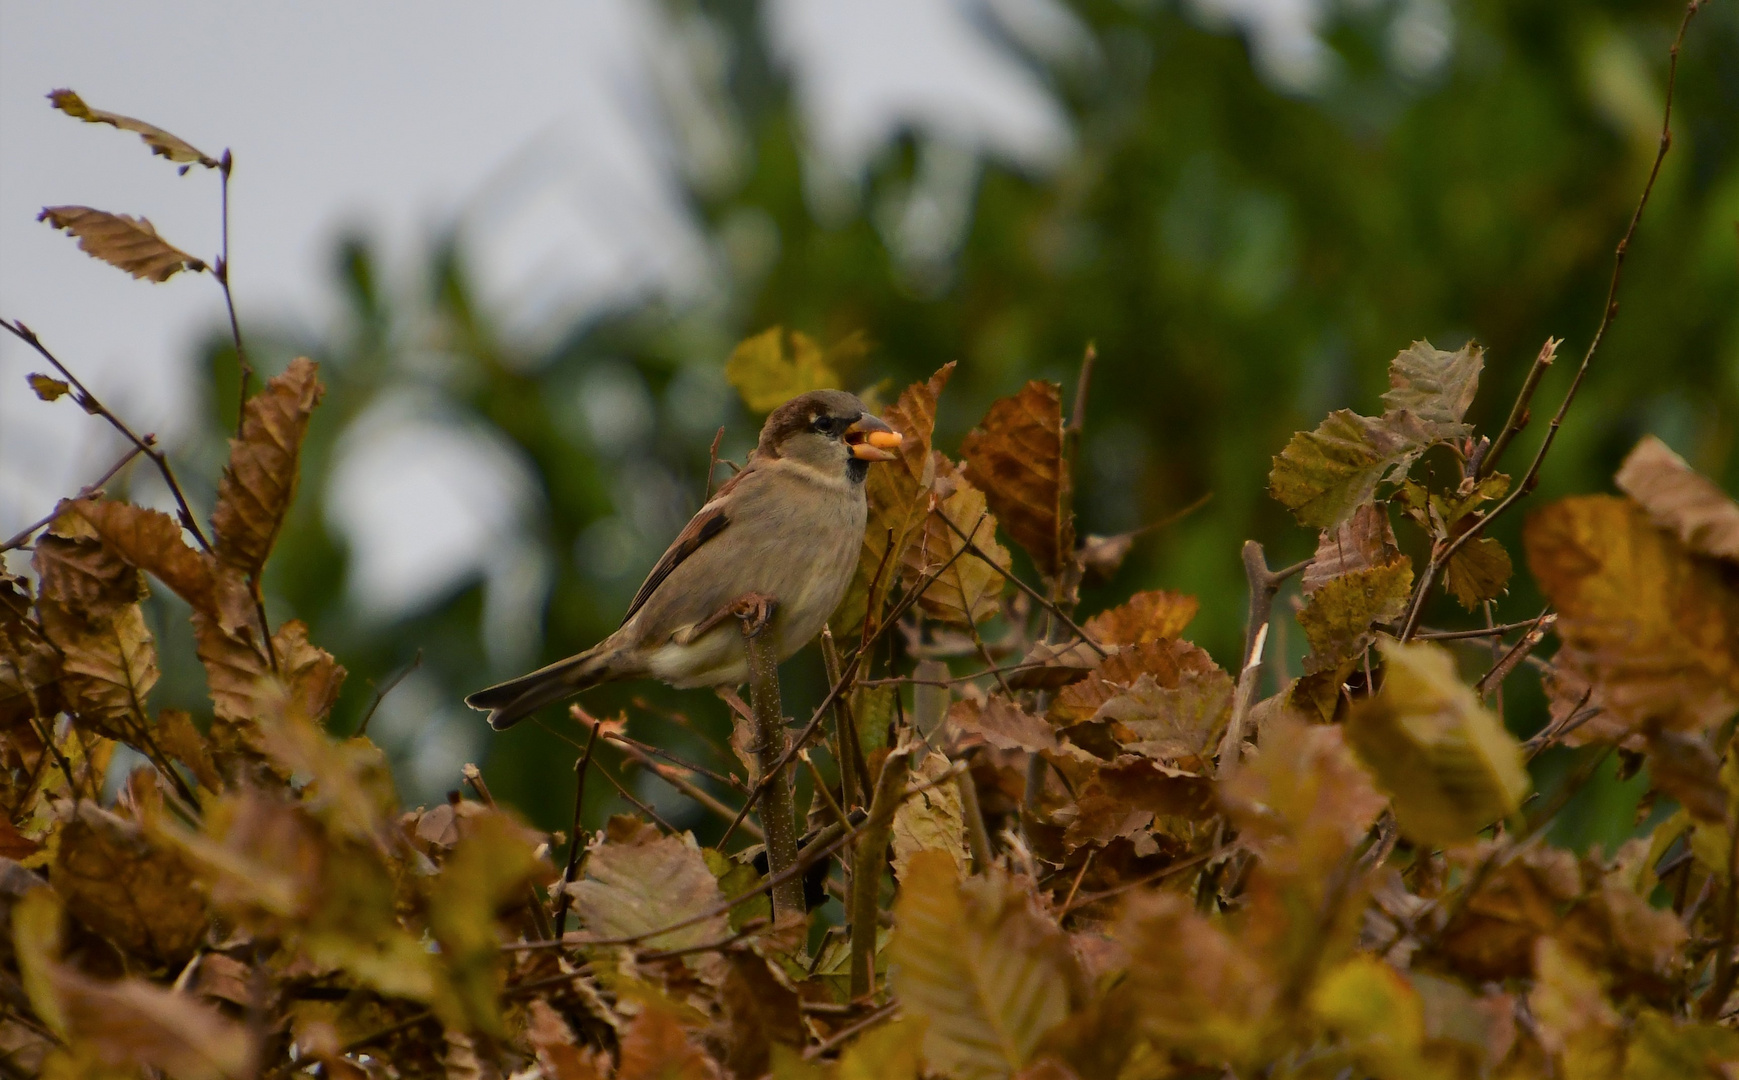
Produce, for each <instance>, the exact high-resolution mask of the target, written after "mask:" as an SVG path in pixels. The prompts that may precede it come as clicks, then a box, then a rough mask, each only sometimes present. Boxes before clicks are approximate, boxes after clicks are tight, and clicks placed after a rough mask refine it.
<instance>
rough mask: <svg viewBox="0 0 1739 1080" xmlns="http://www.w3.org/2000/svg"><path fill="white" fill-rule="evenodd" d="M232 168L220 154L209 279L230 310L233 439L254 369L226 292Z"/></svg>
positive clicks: (230, 159)
mask: <svg viewBox="0 0 1739 1080" xmlns="http://www.w3.org/2000/svg"><path fill="white" fill-rule="evenodd" d="M234 168H235V159H234V158H233V157H231V156H230V152H229V151H228V150H225V151H224V152H223V160H222V161H220V162H218V163H217V175H218V184H219V186H218V190H219V191H220V192H221V194H220V196H219V198H220V200H221V203H222V208H223V237H222V240H221V241H220V243H221V246H222V251H221V252H220V253H219V254H218V256H217V263H216V265H215V266H214V267H213V268H212V276H213V277H215V278H217V283H218V284H219V285H221V286H223V304H224V307H226V308H228V309H229V332H230V336H231V337H232V338H234V339H235V359H236V367H237V368H238V369H239V374H240V376H241V378H240V380H239V381H240V383H241V389H240V391H239V392H238V393H239V396H238V398H237V400H236V407H235V436H236V438H238V439H239V438H241V437H242V414H243V411H244V409H245V407H246V405H247V403H248V383H249V381H250V380H251V379H252V378H253V374H254V369H253V366H252V365H250V364H249V363H248V351H247V349H246V348H244V347H243V345H242V324H241V322H240V320H238V319H237V318H236V314H235V297H234V296H233V295H232V294H231V293H230V289H229V174H230V172H231V171H232V170H233V169H234Z"/></svg>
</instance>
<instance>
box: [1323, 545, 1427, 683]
mask: <svg viewBox="0 0 1739 1080" xmlns="http://www.w3.org/2000/svg"><path fill="white" fill-rule="evenodd" d="M1412 589H1413V563H1412V561H1411V560H1409V559H1408V558H1407V557H1406V556H1405V555H1397V556H1395V558H1394V559H1393V560H1391V561H1389V562H1386V563H1380V564H1378V565H1376V566H1371V567H1367V568H1366V569H1363V570H1353V571H1350V572H1348V573H1345V574H1342V575H1340V576H1339V577H1336V578H1332V579H1330V580H1328V581H1326V582H1324V583H1323V584H1322V585H1320V586H1319V587H1318V588H1317V590H1316V592H1315V593H1314V594H1312V595H1311V597H1310V602H1309V603H1307V604H1306V605H1305V606H1304V610H1303V611H1300V612H1299V613H1298V625H1299V626H1301V627H1303V628H1304V636H1305V638H1306V639H1308V640H1309V641H1310V652H1311V655H1310V659H1309V661H1308V665H1309V668H1310V670H1311V671H1328V670H1331V669H1333V668H1334V667H1335V666H1336V665H1337V664H1339V663H1340V662H1341V661H1343V660H1348V659H1351V658H1353V657H1356V656H1358V655H1359V654H1360V653H1362V652H1364V651H1365V649H1366V648H1368V647H1369V646H1370V644H1371V642H1372V641H1374V640H1376V635H1375V633H1374V632H1373V630H1372V624H1373V623H1379V622H1389V621H1391V620H1394V619H1396V618H1398V617H1400V615H1401V613H1402V612H1403V611H1405V610H1406V609H1407V600H1408V598H1409V597H1410V596H1411V595H1412Z"/></svg>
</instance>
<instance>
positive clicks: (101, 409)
mask: <svg viewBox="0 0 1739 1080" xmlns="http://www.w3.org/2000/svg"><path fill="white" fill-rule="evenodd" d="M0 327H5V328H6V330H7V332H8V333H10V334H11V335H12V336H13V337H15V338H17V339H18V340H19V341H22V342H24V343H25V344H26V345H29V346H30V347H31V348H32V349H35V350H36V351H37V353H38V354H39V355H41V357H42V358H43V359H44V360H47V361H48V362H49V363H50V364H53V365H54V369H55V370H56V371H58V372H60V373H61V374H62V375H63V376H65V377H66V380H67V382H70V383H72V384H73V386H74V387H76V388H77V389H78V392H79V397H78V399H77V400H78V403H79V405H80V406H81V407H82V408H84V410H85V411H86V412H94V413H95V414H96V415H98V416H100V417H102V418H103V419H104V420H107V421H108V422H109V425H110V426H111V427H113V428H114V429H115V430H116V431H118V432H120V433H121V434H122V435H123V436H124V437H125V438H126V440H127V441H128V442H130V443H132V444H133V445H134V446H135V447H137V448H138V450H139V452H140V453H141V454H144V455H145V456H146V457H148V458H150V459H151V463H152V464H153V465H156V466H157V471H158V472H159V473H161V474H162V476H163V482H164V484H166V485H168V487H169V493H170V494H171V495H173V496H175V505H176V507H177V508H178V509H179V510H180V512H181V513H180V518H181V527H182V528H184V529H186V530H187V531H188V532H190V533H192V534H193V538H194V539H195V540H197V541H199V546H200V548H201V549H203V550H204V551H206V552H210V551H211V541H209V540H207V539H206V538H205V532H204V531H203V530H202V529H200V527H199V522H197V521H195V520H194V518H193V511H192V510H191V509H190V508H189V507H188V505H187V496H186V495H184V494H183V493H182V491H181V485H180V484H179V483H177V482H176V479H175V472H174V470H172V469H171V468H170V467H169V459H168V457H167V456H165V455H164V453H163V451H162V450H160V449H158V448H157V437H156V436H155V435H146V436H144V437H143V438H141V437H140V436H138V435H136V434H134V432H133V429H132V428H130V427H128V426H127V425H126V422H125V421H123V420H122V419H121V418H120V417H118V416H116V415H115V414H114V413H113V412H111V411H109V408H108V406H106V405H104V404H103V403H102V402H100V401H98V400H97V398H96V395H94V394H92V393H91V392H90V389H89V388H88V387H86V386H85V384H84V383H82V382H80V381H79V379H78V376H76V375H74V374H73V373H72V372H71V371H69V370H67V367H66V365H65V364H63V363H61V362H60V360H59V359H57V358H56V357H55V355H54V354H53V353H51V352H49V351H48V348H47V346H45V345H43V344H42V340H41V339H40V338H38V337H37V336H36V331H34V330H32V329H30V327H28V326H25V325H24V323H22V322H20V321H19V320H17V319H14V320H12V321H11V322H7V321H6V320H5V319H0Z"/></svg>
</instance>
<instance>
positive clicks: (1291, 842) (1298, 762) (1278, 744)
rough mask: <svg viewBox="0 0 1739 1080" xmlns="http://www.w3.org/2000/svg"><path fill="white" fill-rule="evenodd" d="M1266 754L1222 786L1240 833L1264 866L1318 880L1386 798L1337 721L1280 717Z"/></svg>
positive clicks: (1270, 730)
mask: <svg viewBox="0 0 1739 1080" xmlns="http://www.w3.org/2000/svg"><path fill="white" fill-rule="evenodd" d="M1263 738H1264V740H1265V741H1264V742H1263V744H1262V748H1261V752H1260V753H1259V754H1258V755H1257V757H1256V759H1255V760H1254V761H1253V762H1250V763H1248V764H1246V765H1244V766H1243V767H1241V768H1239V769H1238V770H1237V771H1236V772H1234V773H1233V774H1232V776H1231V777H1230V779H1228V780H1227V781H1226V782H1225V784H1224V785H1222V788H1221V798H1222V800H1223V801H1224V802H1225V804H1226V807H1227V810H1228V812H1229V813H1230V815H1231V817H1232V820H1233V821H1234V822H1235V823H1236V824H1237V826H1238V830H1239V833H1240V835H1241V836H1242V837H1244V838H1245V839H1247V840H1248V841H1249V842H1251V843H1253V844H1255V845H1257V846H1258V849H1259V850H1261V851H1262V853H1263V865H1264V866H1265V867H1266V868H1267V869H1268V870H1269V871H1273V872H1277V873H1283V874H1301V875H1307V876H1312V877H1315V878H1317V879H1318V880H1321V879H1322V878H1323V877H1324V876H1326V875H1327V874H1328V872H1329V871H1330V869H1331V868H1333V867H1334V866H1336V865H1337V864H1338V863H1339V861H1340V860H1341V859H1342V858H1344V857H1345V856H1346V855H1347V853H1348V852H1350V851H1352V850H1353V848H1354V847H1355V846H1356V845H1357V844H1358V843H1359V842H1360V841H1361V840H1363V839H1364V837H1365V833H1366V831H1367V830H1368V829H1369V828H1370V824H1371V822H1372V821H1374V820H1376V817H1377V814H1378V813H1379V812H1381V811H1382V809H1383V806H1384V804H1385V802H1386V800H1385V799H1384V798H1383V797H1382V795H1380V794H1378V792H1377V789H1376V787H1375V786H1374V785H1373V784H1372V783H1371V777H1370V774H1368V773H1367V772H1366V771H1365V769H1364V768H1363V767H1362V766H1361V765H1360V764H1359V762H1358V760H1357V759H1356V758H1355V757H1354V756H1353V754H1352V751H1351V750H1349V749H1348V747H1347V740H1346V739H1345V738H1344V736H1343V735H1342V732H1341V729H1340V728H1338V727H1333V726H1328V725H1319V724H1309V725H1306V724H1299V723H1297V722H1296V721H1294V720H1293V719H1292V718H1291V717H1290V716H1285V715H1282V716H1277V717H1275V719H1274V722H1273V723H1271V724H1270V725H1269V726H1268V728H1267V729H1265V730H1264V731H1263Z"/></svg>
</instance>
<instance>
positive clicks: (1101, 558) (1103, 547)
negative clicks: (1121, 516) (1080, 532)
mask: <svg viewBox="0 0 1739 1080" xmlns="http://www.w3.org/2000/svg"><path fill="white" fill-rule="evenodd" d="M1136 535H1137V534H1136V533H1134V532H1126V533H1118V534H1117V535H1116V536H1096V535H1093V534H1091V533H1089V534H1088V535H1087V536H1086V537H1084V538H1083V539H1082V540H1081V550H1080V551H1077V552H1076V553H1075V557H1076V558H1077V559H1080V560H1081V570H1082V573H1083V575H1084V576H1085V577H1086V579H1087V580H1088V581H1110V580H1111V579H1112V578H1113V577H1116V576H1117V571H1118V570H1121V569H1122V568H1123V560H1124V559H1127V558H1129V552H1130V550H1131V549H1132V548H1134V547H1135V538H1136Z"/></svg>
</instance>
